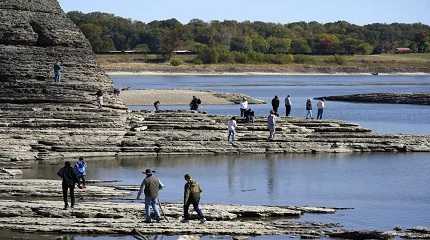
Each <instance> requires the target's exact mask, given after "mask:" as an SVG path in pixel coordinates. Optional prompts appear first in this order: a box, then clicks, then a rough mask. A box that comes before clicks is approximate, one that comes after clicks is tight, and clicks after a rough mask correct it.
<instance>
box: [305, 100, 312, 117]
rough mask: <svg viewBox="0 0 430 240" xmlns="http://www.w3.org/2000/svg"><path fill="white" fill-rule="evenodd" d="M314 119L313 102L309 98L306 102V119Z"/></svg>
mask: <svg viewBox="0 0 430 240" xmlns="http://www.w3.org/2000/svg"><path fill="white" fill-rule="evenodd" d="M309 118H311V119H312V100H311V99H310V98H308V100H306V119H309Z"/></svg>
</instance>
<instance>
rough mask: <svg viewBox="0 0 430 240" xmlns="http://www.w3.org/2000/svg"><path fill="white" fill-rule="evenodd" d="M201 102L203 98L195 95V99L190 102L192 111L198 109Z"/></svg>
mask: <svg viewBox="0 0 430 240" xmlns="http://www.w3.org/2000/svg"><path fill="white" fill-rule="evenodd" d="M200 104H202V100H200V99H199V98H197V97H196V96H193V100H191V103H190V109H191V110H192V111H198V110H199V106H200Z"/></svg>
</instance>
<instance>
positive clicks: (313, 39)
mask: <svg viewBox="0 0 430 240" xmlns="http://www.w3.org/2000/svg"><path fill="white" fill-rule="evenodd" d="M68 16H69V17H70V18H71V19H72V20H73V22H75V23H76V24H77V25H78V26H79V27H80V28H81V30H82V31H83V32H84V34H85V35H86V37H87V38H88V39H89V41H90V42H91V44H92V46H93V49H94V51H95V52H97V53H102V52H108V51H113V50H118V51H125V50H137V51H141V52H148V53H149V52H150V53H159V54H163V56H165V58H166V59H170V57H171V55H172V52H173V51H174V50H191V51H194V52H195V53H197V57H196V59H195V61H196V62H201V63H217V62H249V61H250V59H251V60H252V61H255V62H273V63H279V62H281V63H283V62H290V61H292V59H291V58H292V56H291V54H300V55H307V54H314V55H334V54H337V55H345V54H348V55H350V54H380V53H390V52H394V51H395V49H396V48H400V47H402V48H410V49H411V50H412V51H413V52H417V53H424V52H430V26H427V25H424V24H419V23H417V24H400V23H394V24H378V23H376V24H370V25H365V26H358V25H354V24H350V23H348V22H344V21H339V22H335V23H327V24H320V23H318V22H310V23H306V22H295V23H289V24H275V23H265V22H249V21H246V22H237V21H223V22H220V21H212V22H210V23H207V22H204V21H202V20H198V19H194V20H191V21H190V22H189V23H187V24H182V23H181V22H179V21H178V20H176V19H169V20H164V21H153V22H150V23H143V22H140V21H132V20H130V19H125V18H121V17H117V16H114V15H112V14H107V13H99V12H95V13H89V14H84V13H81V12H69V13H68ZM299 58H305V56H301V57H299Z"/></svg>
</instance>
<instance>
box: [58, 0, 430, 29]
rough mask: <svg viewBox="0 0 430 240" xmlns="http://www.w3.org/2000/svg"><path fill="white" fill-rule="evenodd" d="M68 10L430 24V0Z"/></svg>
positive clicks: (183, 3)
mask: <svg viewBox="0 0 430 240" xmlns="http://www.w3.org/2000/svg"><path fill="white" fill-rule="evenodd" d="M59 1H60V4H61V6H62V7H63V9H64V10H65V11H66V12H68V11H75V10H77V11H82V12H85V13H88V12H95V11H98V12H107V13H113V14H115V15H117V16H121V17H125V18H131V19H133V20H140V21H143V22H150V21H153V20H164V19H169V18H176V19H178V20H179V21H181V22H182V23H187V22H189V20H191V19H194V18H198V19H202V20H205V21H210V20H221V21H222V20H237V21H245V20H250V21H264V22H276V23H289V22H297V21H306V22H310V21H318V22H322V23H326V22H335V21H339V20H345V21H348V22H350V23H354V24H358V25H365V24H369V23H376V22H377V23H393V22H401V23H416V22H421V23H424V24H428V25H430V0H210V1H207V0H152V1H149V0H59Z"/></svg>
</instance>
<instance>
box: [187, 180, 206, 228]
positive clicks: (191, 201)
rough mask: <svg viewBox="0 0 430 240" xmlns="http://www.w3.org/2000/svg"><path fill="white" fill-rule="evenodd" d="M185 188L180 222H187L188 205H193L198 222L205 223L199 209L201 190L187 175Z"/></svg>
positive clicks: (188, 216)
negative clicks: (182, 214) (182, 213)
mask: <svg viewBox="0 0 430 240" xmlns="http://www.w3.org/2000/svg"><path fill="white" fill-rule="evenodd" d="M184 178H185V181H186V183H185V186H184V219H183V220H182V222H184V223H185V222H188V221H189V220H190V214H189V212H188V211H189V208H190V205H193V208H194V211H196V213H197V215H198V217H199V219H200V222H201V223H204V222H206V218H205V217H204V216H203V213H202V210H201V209H200V207H199V203H200V195H201V193H202V189H201V188H200V185H199V184H198V183H197V182H196V181H195V180H193V178H192V177H191V176H190V175H189V174H185V176H184Z"/></svg>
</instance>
